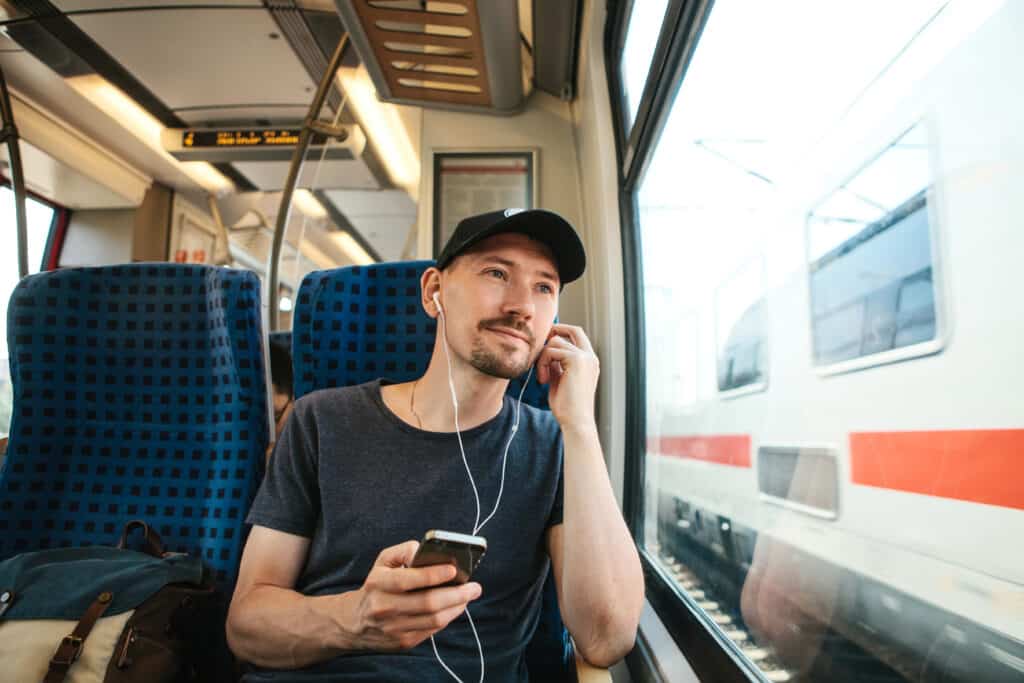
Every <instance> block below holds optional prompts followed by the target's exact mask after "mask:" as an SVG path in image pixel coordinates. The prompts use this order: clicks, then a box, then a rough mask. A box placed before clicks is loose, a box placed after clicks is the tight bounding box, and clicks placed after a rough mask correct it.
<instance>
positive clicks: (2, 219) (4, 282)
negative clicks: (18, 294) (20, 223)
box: [0, 187, 56, 437]
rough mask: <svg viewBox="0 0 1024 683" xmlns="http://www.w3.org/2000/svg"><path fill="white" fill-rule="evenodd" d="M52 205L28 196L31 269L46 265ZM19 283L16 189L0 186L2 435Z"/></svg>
mask: <svg viewBox="0 0 1024 683" xmlns="http://www.w3.org/2000/svg"><path fill="white" fill-rule="evenodd" d="M55 213H56V212H55V211H54V210H53V208H52V207H50V206H47V205H46V204H43V203H42V202H39V201H36V200H35V199H32V198H31V197H28V198H26V200H25V218H26V223H27V227H28V271H29V273H38V272H39V270H40V269H41V268H42V265H43V256H44V252H45V251H46V241H47V239H49V237H50V229H51V227H52V226H53V219H54V214H55ZM17 284H18V231H17V222H16V219H15V213H14V193H13V192H12V191H11V189H10V188H9V187H0V437H2V436H6V435H7V430H8V429H9V428H10V424H11V402H12V392H11V369H10V360H9V358H8V353H7V305H8V302H9V301H10V297H11V292H13V291H14V287H15V286H16V285H17Z"/></svg>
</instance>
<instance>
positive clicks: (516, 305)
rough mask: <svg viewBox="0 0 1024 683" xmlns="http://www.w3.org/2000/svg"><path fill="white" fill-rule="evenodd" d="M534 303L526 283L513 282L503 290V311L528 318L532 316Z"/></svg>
mask: <svg viewBox="0 0 1024 683" xmlns="http://www.w3.org/2000/svg"><path fill="white" fill-rule="evenodd" d="M534 308H535V306H534V303H533V296H532V292H531V291H530V285H529V284H528V283H513V284H512V286H510V287H508V288H507V289H506V290H505V301H504V302H503V312H504V313H505V314H507V315H513V314H514V315H516V316H518V317H521V318H525V319H526V320H529V319H531V318H532V317H533V313H534Z"/></svg>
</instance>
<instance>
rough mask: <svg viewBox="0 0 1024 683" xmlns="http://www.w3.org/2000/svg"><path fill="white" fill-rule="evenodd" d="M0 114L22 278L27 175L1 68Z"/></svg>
mask: <svg viewBox="0 0 1024 683" xmlns="http://www.w3.org/2000/svg"><path fill="white" fill-rule="evenodd" d="M0 116H2V117H3V120H4V124H3V128H0V142H5V143H7V153H8V156H10V158H11V189H12V190H13V191H14V214H15V219H16V222H17V225H18V278H19V279H20V278H24V277H25V276H26V275H28V224H27V223H26V219H25V176H24V175H23V174H22V167H21V149H20V147H19V146H18V128H17V127H16V126H15V125H14V110H13V109H12V108H11V97H10V94H9V93H8V92H7V80H6V79H5V78H4V72H3V69H0Z"/></svg>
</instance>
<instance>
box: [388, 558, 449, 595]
mask: <svg viewBox="0 0 1024 683" xmlns="http://www.w3.org/2000/svg"><path fill="white" fill-rule="evenodd" d="M456 573H457V572H456V570H455V567H454V566H453V565H450V564H438V565H434V566H432V567H399V568H394V569H391V570H390V571H387V572H382V573H381V575H380V576H379V577H378V578H377V587H378V588H380V589H382V590H385V591H387V592H388V593H407V592H409V591H415V590H420V589H422V588H430V587H432V586H438V585H440V584H442V583H445V582H446V581H451V580H452V579H454V578H455V574H456Z"/></svg>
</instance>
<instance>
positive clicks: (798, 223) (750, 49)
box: [608, 0, 1024, 683]
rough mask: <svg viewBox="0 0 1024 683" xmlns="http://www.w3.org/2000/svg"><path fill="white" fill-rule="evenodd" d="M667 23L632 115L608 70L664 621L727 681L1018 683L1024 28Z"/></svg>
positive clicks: (759, 11)
mask: <svg viewBox="0 0 1024 683" xmlns="http://www.w3.org/2000/svg"><path fill="white" fill-rule="evenodd" d="M701 8H703V9H704V10H706V11H703V13H702V10H701ZM691 10H693V12H692V13H690V11H691ZM634 11H635V10H634ZM623 13H624V14H625V13H626V12H625V11H624V12H623ZM669 15H670V16H671V17H672V18H673V19H674V20H678V22H679V25H678V26H676V27H674V29H673V30H672V31H670V33H671V34H672V35H671V36H670V37H668V38H665V45H663V46H661V47H666V46H671V47H667V48H666V49H667V53H666V54H667V55H668V56H667V57H665V59H664V60H663V62H662V63H661V64H660V65H659V68H652V70H651V72H652V73H651V75H650V77H649V78H650V79H651V80H649V82H648V83H647V84H646V87H645V89H644V93H645V99H646V102H645V103H642V104H641V105H640V106H639V107H637V106H634V105H633V102H632V99H631V98H632V93H634V92H636V91H637V88H636V86H635V85H633V84H631V83H628V82H627V83H618V82H617V81H616V78H617V74H616V71H615V69H616V67H615V60H621V61H622V62H626V61H627V60H628V58H629V55H627V54H623V53H622V51H621V50H620V51H619V52H616V49H618V48H617V47H616V45H617V44H616V43H615V42H614V41H609V48H608V52H609V59H610V60H612V65H611V66H610V67H609V72H610V81H611V83H612V86H613V88H614V89H616V90H617V95H618V97H619V99H620V102H619V108H620V112H619V114H618V121H617V124H618V126H619V132H620V136H621V137H620V140H629V145H628V146H624V150H625V151H620V161H621V162H622V164H623V168H622V180H621V187H622V190H623V196H624V197H625V199H624V201H625V202H626V210H625V211H624V212H623V213H624V215H625V217H626V220H625V225H624V227H623V230H624V231H625V233H626V237H625V241H626V243H627V244H628V243H629V242H630V240H632V244H633V245H634V247H635V250H634V252H633V253H635V261H634V267H633V272H637V273H642V277H643V283H642V286H640V287H637V288H636V289H635V290H634V291H633V292H632V294H631V296H632V301H635V302H637V303H638V304H642V309H640V310H642V312H643V313H642V315H637V318H636V322H635V323H634V324H635V325H636V328H635V329H636V331H635V332H633V334H642V335H643V337H644V338H645V340H646V344H645V345H644V346H643V347H635V348H638V349H639V348H642V349H644V350H645V351H646V353H645V355H644V356H643V358H642V359H641V358H635V361H636V365H634V366H633V367H636V368H642V369H643V373H642V375H643V381H642V391H643V395H644V400H641V401H637V403H636V407H635V408H634V409H633V413H632V414H633V418H634V419H633V423H634V424H636V425H637V427H636V436H635V437H632V436H630V437H629V438H631V439H634V438H635V440H631V443H633V444H636V447H637V449H638V450H640V451H641V453H642V455H641V456H640V457H638V464H637V469H636V472H637V476H636V478H635V481H636V482H637V483H636V487H637V489H638V490H639V493H638V495H637V500H638V501H639V502H638V503H637V504H636V508H637V510H638V511H637V513H636V515H637V517H638V518H639V519H638V522H637V524H636V526H637V528H638V529H641V531H640V540H641V546H642V548H643V550H644V553H643V557H644V561H645V563H646V564H647V569H648V595H649V597H650V599H651V602H652V604H653V605H654V607H655V611H656V612H657V613H658V614H659V615H660V616H661V617H662V619H663V620H664V621H665V623H666V624H670V625H671V626H670V631H671V632H672V635H673V636H675V639H676V642H677V643H680V644H681V647H682V648H683V649H684V650H685V649H686V647H685V643H686V642H687V640H688V639H692V638H693V637H695V634H701V633H705V632H708V631H710V632H714V633H715V634H716V637H715V640H714V642H716V643H725V644H726V647H727V648H728V649H729V650H730V652H731V655H732V657H734V659H733V660H731V661H732V662H740V664H739V666H738V668H739V669H740V670H741V671H743V672H745V673H744V674H743V675H741V676H740V678H738V679H737V678H734V677H733V675H734V674H735V672H736V668H737V666H736V665H735V664H729V663H724V664H722V665H721V666H722V667H724V669H716V668H715V667H716V666H718V664H717V663H716V662H712V661H710V660H713V659H714V658H713V657H711V658H708V660H709V661H700V660H698V659H696V658H691V662H695V664H694V666H695V668H697V669H702V667H710V668H703V669H702V673H703V675H704V676H705V677H706V678H707V679H709V680H739V679H742V678H746V677H749V678H750V679H751V680H765V679H767V680H769V681H796V680H800V681H813V682H818V681H829V682H834V681H840V682H844V681H851V682H852V681H866V680H871V681H884V682H889V681H892V682H894V683H895V682H896V681H922V682H933V681H1015V680H1024V646H1022V643H1024V619H1021V615H1022V614H1024V612H1022V608H1021V606H1022V605H1024V589H1022V586H1024V573H1022V572H1021V567H1022V566H1024V563H1022V561H1021V557H1022V556H1021V552H1020V542H1019V539H1020V538H1021V537H1022V535H1024V515H1022V510H1024V497H1022V494H1021V491H1022V489H1021V487H1020V485H1019V476H1018V475H1019V467H1020V464H1019V456H1020V453H1021V452H1022V448H1024V430H1022V429H1021V425H1022V423H1021V417H1020V399H1019V396H1017V395H1016V394H1015V393H1014V392H1013V391H1007V392H1001V391H997V390H996V387H1005V386H1016V385H1018V384H1020V383H1021V382H1022V381H1024V374H1022V372H1024V371H1022V370H1020V369H1019V368H1020V364H1019V363H1016V362H1015V361H1014V359H1015V358H1016V356H1017V355H1018V353H1017V348H1018V347H1019V343H1020V339H1021V334H1022V332H1024V328H1022V326H1021V325H1022V323H1021V316H1020V315H1016V314H1010V315H1007V311H1006V308H1005V302H1006V297H1007V293H1008V292H1011V291H1016V290H1017V289H1019V287H1018V286H1017V284H1016V283H1015V281H1014V278H1015V276H1014V275H1013V273H1014V272H1017V271H1019V264H1018V262H1019V259H1020V254H1021V249H1022V248H1024V242H1022V241H1021V234H1022V233H1021V232H1020V230H1019V229H1018V225H1019V217H1020V215H1021V212H1022V211H1024V204H1022V201H1024V195H1022V194H1021V193H1020V192H1019V189H1018V188H1017V185H1018V184H1019V182H1018V179H1019V175H1020V173H1019V169H1020V165H1021V159H1022V158H1024V147H1022V146H1021V145H1020V136H1019V132H1018V130H1019V124H1018V121H1019V119H1020V117H1021V116H1024V100H1021V99H1020V97H1018V96H1017V95H1016V92H1017V88H1016V87H1015V86H1011V82H1012V78H1011V77H1010V76H1009V75H1008V74H1015V75H1017V76H1019V74H1020V73H1021V71H1022V70H1024V58H1022V56H1021V53H1020V51H1019V50H1016V49H1014V48H1013V45H1015V40H1014V39H1013V38H1012V36H1013V35H1014V34H1015V31H1019V28H1020V26H1021V25H1022V24H1024V5H1022V4H1020V3H1012V2H996V1H993V2H962V1H958V0H953V1H952V2H939V1H929V0H922V1H920V2H906V3H899V4H898V6H897V5H895V4H892V3H887V4H880V3H879V4H868V5H864V4H858V5H856V6H855V5H850V4H844V3H817V2H791V3H785V9H784V10H781V11H780V8H779V7H778V6H777V5H776V4H771V5H766V4H763V3H757V2H731V3H727V2H720V3H715V4H714V5H712V6H710V7H708V6H707V5H701V6H700V7H697V9H695V10H694V7H691V6H690V5H689V4H688V3H680V4H679V5H675V4H673V5H671V6H670V8H669ZM797 18H799V20H798V21H797ZM620 21H621V20H620ZM620 30H625V29H624V28H623V26H620ZM688 36H691V37H688ZM660 49H661V48H659V50H660ZM655 54H656V55H657V54H660V52H656V53H655ZM656 59H657V57H656ZM623 68H625V67H623ZM614 94H615V93H613V95H614ZM645 105H649V107H650V109H649V110H648V108H647V107H646V106H645ZM631 112H638V113H637V116H638V117H639V118H638V120H637V121H636V122H635V123H634V122H633V120H632V119H631V115H632V114H631ZM645 117H646V118H645ZM630 130H632V131H634V135H633V137H632V138H631V137H630V134H629V131H630ZM637 130H640V133H639V134H636V131H637ZM637 137H638V138H639V139H636V138H637ZM627 251H628V250H627ZM752 263H763V271H762V272H757V271H758V269H757V268H755V267H753V266H751V265H750V264H752ZM751 272H757V275H756V276H754V275H751V274H750V273H751ZM745 278H746V279H747V280H749V282H747V283H746V284H743V281H744V279H745ZM954 328H955V333H954ZM1008 368H1018V370H1016V371H1015V370H1012V369H1011V370H1009V372H1010V373H1011V375H1012V376H1011V377H1007V374H1006V373H1007V372H1008ZM769 370H770V373H769ZM769 374H770V381H769ZM754 386H759V387H760V390H759V391H756V392H755V391H750V389H751V388H752V387H754ZM679 387H689V388H688V389H687V393H686V394H685V395H684V394H681V392H680V391H679ZM740 396H742V397H740ZM1012 482H1016V483H1012ZM1010 604H1012V605H1013V606H1012V607H1010V606H1009V605H1010ZM715 649H717V647H712V648H709V650H715ZM722 661H723V662H724V661H725V660H722ZM722 671H730V672H732V674H730V675H728V676H727V675H724V674H723V673H722Z"/></svg>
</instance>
